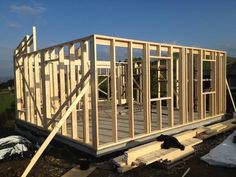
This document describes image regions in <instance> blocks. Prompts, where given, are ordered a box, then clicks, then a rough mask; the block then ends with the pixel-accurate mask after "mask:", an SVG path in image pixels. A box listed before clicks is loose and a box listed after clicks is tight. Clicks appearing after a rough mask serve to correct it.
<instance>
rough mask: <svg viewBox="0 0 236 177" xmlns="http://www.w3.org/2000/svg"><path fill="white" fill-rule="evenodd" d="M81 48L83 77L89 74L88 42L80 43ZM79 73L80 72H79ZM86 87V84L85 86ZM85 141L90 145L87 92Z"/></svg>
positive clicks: (84, 121)
mask: <svg viewBox="0 0 236 177" xmlns="http://www.w3.org/2000/svg"><path fill="white" fill-rule="evenodd" d="M80 47H81V54H82V59H81V70H82V77H85V75H86V74H87V72H88V50H89V48H88V42H87V41H86V42H84V43H82V42H81V43H80ZM78 72H79V71H78ZM84 85H85V84H84ZM83 138H84V139H83V140H84V143H86V144H88V143H89V142H90V140H89V92H86V93H85V94H84V97H83Z"/></svg>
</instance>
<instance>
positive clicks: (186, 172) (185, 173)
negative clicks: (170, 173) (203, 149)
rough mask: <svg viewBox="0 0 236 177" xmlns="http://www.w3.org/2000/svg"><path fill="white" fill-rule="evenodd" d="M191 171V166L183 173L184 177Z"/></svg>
mask: <svg viewBox="0 0 236 177" xmlns="http://www.w3.org/2000/svg"><path fill="white" fill-rule="evenodd" d="M189 171H190V168H188V169H187V170H186V171H185V172H184V174H183V175H182V177H185V176H186V175H187V174H188V172H189Z"/></svg>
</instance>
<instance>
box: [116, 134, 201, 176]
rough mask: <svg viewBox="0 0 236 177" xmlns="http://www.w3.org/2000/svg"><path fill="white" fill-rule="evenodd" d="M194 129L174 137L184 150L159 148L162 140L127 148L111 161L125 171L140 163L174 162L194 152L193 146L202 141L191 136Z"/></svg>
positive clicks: (119, 170) (140, 164) (121, 170)
mask: <svg viewBox="0 0 236 177" xmlns="http://www.w3.org/2000/svg"><path fill="white" fill-rule="evenodd" d="M195 135H196V131H193V130H190V131H186V132H184V133H180V134H178V135H176V136H175V137H176V138H177V139H178V140H179V141H180V143H181V144H183V145H184V146H185V150H184V151H181V150H180V149H176V148H170V149H161V144H162V142H158V141H155V142H151V143H148V144H144V145H142V146H138V147H135V148H132V149H129V150H128V151H126V152H125V153H124V155H122V156H119V157H116V158H115V159H113V163H114V164H115V165H116V166H117V170H118V172H121V173H123V172H125V171H128V170H131V169H133V168H136V167H138V166H142V165H148V164H151V163H153V162H157V161H158V162H166V161H168V162H170V163H173V162H176V161H178V160H179V159H181V158H184V157H186V156H188V155H190V154H192V153H194V149H193V146H194V145H196V144H199V143H201V142H202V140H200V139H198V138H193V137H194V136H195Z"/></svg>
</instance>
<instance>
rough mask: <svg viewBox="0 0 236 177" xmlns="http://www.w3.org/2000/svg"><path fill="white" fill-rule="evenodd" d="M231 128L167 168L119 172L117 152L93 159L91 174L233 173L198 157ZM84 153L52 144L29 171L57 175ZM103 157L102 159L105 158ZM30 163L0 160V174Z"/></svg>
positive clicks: (172, 176)
mask: <svg viewBox="0 0 236 177" xmlns="http://www.w3.org/2000/svg"><path fill="white" fill-rule="evenodd" d="M232 132H233V130H231V131H229V132H226V133H223V134H221V135H217V136H215V137H212V138H210V139H208V140H205V141H204V142H203V143H202V144H200V145H198V146H196V147H195V148H196V155H195V156H194V157H192V158H190V159H189V160H187V161H185V162H183V163H181V164H179V165H177V166H175V167H173V168H172V169H169V170H166V169H163V168H161V167H160V166H159V165H158V164H157V163H153V164H151V165H149V166H144V167H139V168H136V169H133V170H131V171H129V172H126V173H124V174H118V173H117V172H116V171H115V169H113V168H112V165H111V163H110V161H109V160H110V159H111V158H112V157H115V156H116V155H117V154H112V155H109V156H108V157H104V158H103V159H99V161H96V162H95V161H94V160H92V161H93V162H92V163H96V164H97V165H98V168H97V169H96V170H95V171H94V172H93V173H92V174H91V175H90V177H116V176H118V177H146V176H147V177H152V176H153V177H154V176H155V177H156V176H158V177H181V176H182V175H183V173H184V172H185V171H186V170H187V169H188V168H190V171H189V173H188V174H187V175H186V177H209V176H212V177H236V168H222V167H215V166H210V165H208V164H207V163H205V162H203V161H201V160H200V157H201V156H203V155H204V154H206V153H208V152H209V150H210V149H212V148H213V147H215V146H216V145H218V144H220V143H221V142H222V141H223V140H224V139H225V138H226V137H227V136H228V135H229V134H231V133H232ZM13 134H15V132H14V131H13V130H11V129H8V130H7V129H1V130H0V137H5V136H8V135H13ZM84 156H85V155H84V154H82V153H80V152H78V151H75V150H74V149H71V148H68V147H66V146H63V145H61V144H55V143H54V145H52V146H51V147H50V148H49V149H48V150H47V151H46V152H45V153H44V154H43V157H41V158H40V160H39V161H38V162H37V164H36V165H35V167H34V168H33V170H32V171H31V173H30V176H34V177H44V176H45V177H46V176H47V177H57V176H61V175H63V174H64V173H65V172H67V171H68V170H69V169H71V168H73V167H74V166H76V165H78V164H79V160H78V159H79V158H81V157H84ZM104 161H105V162H104ZM28 163H29V159H21V160H14V161H6V162H3V161H2V162H0V176H1V177H17V176H20V175H21V174H22V172H23V170H24V168H25V167H26V165H27V164H28Z"/></svg>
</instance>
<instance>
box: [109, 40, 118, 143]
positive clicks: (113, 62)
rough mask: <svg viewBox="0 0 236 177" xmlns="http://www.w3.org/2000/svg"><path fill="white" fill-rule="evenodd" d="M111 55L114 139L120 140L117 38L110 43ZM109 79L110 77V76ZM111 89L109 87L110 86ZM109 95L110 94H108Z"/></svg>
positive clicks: (114, 140) (115, 140)
mask: <svg viewBox="0 0 236 177" xmlns="http://www.w3.org/2000/svg"><path fill="white" fill-rule="evenodd" d="M110 56H111V59H110V60H111V97H112V98H111V104H112V105H111V106H112V140H113V142H117V141H118V135H117V134H118V132H117V131H118V129H117V92H116V90H117V87H116V47H115V40H114V39H113V40H112V41H111V45H110ZM108 80H109V78H108ZM108 90H109V88H108ZM108 96H109V95H108Z"/></svg>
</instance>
